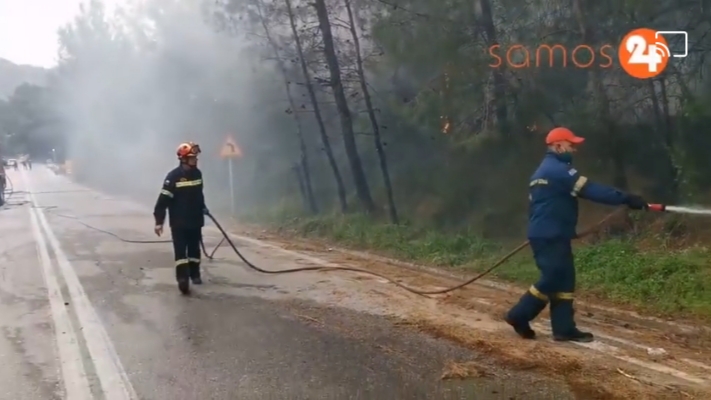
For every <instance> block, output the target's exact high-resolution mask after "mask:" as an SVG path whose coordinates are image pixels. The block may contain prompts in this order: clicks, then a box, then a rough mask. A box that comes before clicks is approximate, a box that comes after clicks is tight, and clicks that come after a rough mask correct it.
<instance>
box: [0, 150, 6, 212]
mask: <svg viewBox="0 0 711 400" xmlns="http://www.w3.org/2000/svg"><path fill="white" fill-rule="evenodd" d="M5 163H6V162H5V161H3V162H2V163H0V207H2V206H3V205H5V187H6V185H7V178H5Z"/></svg>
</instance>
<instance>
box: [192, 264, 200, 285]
mask: <svg viewBox="0 0 711 400" xmlns="http://www.w3.org/2000/svg"><path fill="white" fill-rule="evenodd" d="M190 280H192V281H193V284H194V285H202V277H201V276H200V264H199V263H194V262H191V263H190Z"/></svg>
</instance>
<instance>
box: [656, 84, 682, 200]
mask: <svg viewBox="0 0 711 400" xmlns="http://www.w3.org/2000/svg"><path fill="white" fill-rule="evenodd" d="M659 85H660V87H661V97H662V99H661V100H662V112H663V115H664V127H665V129H664V145H665V146H666V148H667V152H668V155H669V175H670V177H669V178H670V179H671V182H669V187H668V190H669V196H670V197H669V202H670V203H672V204H674V203H675V202H676V201H678V200H679V188H680V186H681V185H680V183H681V182H680V178H681V170H680V168H679V166H678V164H677V155H676V143H674V124H673V123H672V118H671V113H670V111H669V97H668V95H667V81H666V78H665V77H664V76H662V78H661V79H659Z"/></svg>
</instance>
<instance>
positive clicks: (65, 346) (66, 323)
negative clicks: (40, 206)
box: [30, 209, 93, 400]
mask: <svg viewBox="0 0 711 400" xmlns="http://www.w3.org/2000/svg"><path fill="white" fill-rule="evenodd" d="M30 222H31V225H32V235H33V236H34V238H35V241H36V242H37V251H38V255H39V261H40V264H41V265H42V276H43V278H44V282H45V285H46V286H47V296H48V297H49V305H50V310H51V313H52V320H53V322H54V334H55V339H56V345H57V352H58V353H59V366H60V369H61V371H62V381H63V386H64V398H65V399H67V400H91V399H93V396H92V394H91V388H90V387H89V380H88V378H87V377H86V370H85V369H84V363H83V362H82V358H81V350H80V348H79V341H78V340H77V335H76V332H75V331H74V327H73V326H72V322H71V320H70V319H69V313H68V312H67V309H66V308H65V305H64V298H63V297H62V292H61V290H60V288H59V281H58V279H57V278H58V277H57V273H56V271H55V270H54V268H53V267H52V263H51V259H50V257H49V251H48V250H47V242H46V241H45V239H44V237H43V236H42V232H41V231H40V227H39V223H38V221H37V216H36V215H35V210H33V209H30Z"/></svg>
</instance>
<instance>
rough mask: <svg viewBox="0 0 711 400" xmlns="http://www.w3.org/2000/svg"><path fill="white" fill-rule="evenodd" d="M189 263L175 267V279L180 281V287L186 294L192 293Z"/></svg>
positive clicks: (181, 291)
mask: <svg viewBox="0 0 711 400" xmlns="http://www.w3.org/2000/svg"><path fill="white" fill-rule="evenodd" d="M188 278H189V270H188V265H187V264H181V265H178V266H176V267H175V279H176V280H177V281H178V289H179V290H180V293H182V294H184V295H188V294H190V280H189V279H188Z"/></svg>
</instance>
